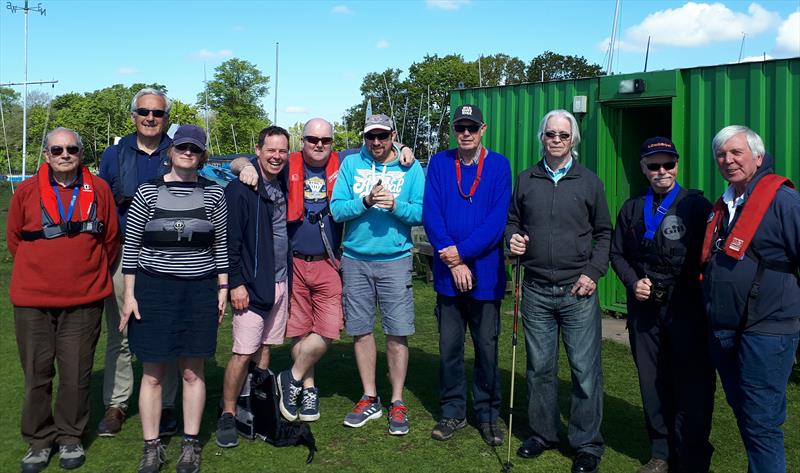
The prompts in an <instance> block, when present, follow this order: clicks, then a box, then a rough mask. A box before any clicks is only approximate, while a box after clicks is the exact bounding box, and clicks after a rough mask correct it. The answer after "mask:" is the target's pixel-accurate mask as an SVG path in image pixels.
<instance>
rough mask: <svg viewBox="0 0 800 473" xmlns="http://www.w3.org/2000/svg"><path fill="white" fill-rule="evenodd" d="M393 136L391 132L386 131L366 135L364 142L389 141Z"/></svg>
mask: <svg viewBox="0 0 800 473" xmlns="http://www.w3.org/2000/svg"><path fill="white" fill-rule="evenodd" d="M391 135H392V132H391V131H384V132H381V133H364V140H366V141H373V140H380V141H383V140H388V139H389V137H390V136H391Z"/></svg>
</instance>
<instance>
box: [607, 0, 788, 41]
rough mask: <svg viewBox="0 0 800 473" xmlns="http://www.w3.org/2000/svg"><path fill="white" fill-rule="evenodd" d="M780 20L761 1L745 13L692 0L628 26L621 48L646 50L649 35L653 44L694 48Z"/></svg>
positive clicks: (763, 28)
mask: <svg viewBox="0 0 800 473" xmlns="http://www.w3.org/2000/svg"><path fill="white" fill-rule="evenodd" d="M779 22H780V15H779V14H778V13H776V12H771V11H767V10H765V9H764V7H762V6H761V5H759V4H757V3H751V4H750V6H749V7H747V13H743V12H736V11H733V10H731V9H730V8H728V7H727V6H726V5H724V4H722V3H695V2H688V3H686V4H685V5H683V6H681V7H679V8H669V9H666V10H660V11H657V12H654V13H651V14H650V15H648V16H647V17H646V18H645V19H644V20H642V22H641V23H639V24H638V25H634V26H632V27H630V28H628V29H626V30H625V34H624V35H623V40H622V41H621V42H620V49H621V50H626V51H643V50H644V49H645V47H646V45H647V38H648V37H650V45H651V48H652V47H653V46H659V45H660V46H674V47H682V48H692V47H696V46H703V45H707V44H710V43H714V42H723V41H731V40H738V39H740V38H741V37H742V33H743V32H744V33H745V34H747V35H748V36H755V35H758V34H760V33H763V32H765V31H768V30H770V29H773V28H775V26H777V25H778V23H779ZM605 44H608V41H606V42H605ZM623 45H624V47H623Z"/></svg>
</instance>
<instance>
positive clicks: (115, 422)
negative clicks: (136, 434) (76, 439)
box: [97, 406, 125, 437]
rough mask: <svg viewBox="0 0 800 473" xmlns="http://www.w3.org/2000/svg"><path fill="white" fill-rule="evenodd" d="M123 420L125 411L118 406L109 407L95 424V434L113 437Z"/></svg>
mask: <svg viewBox="0 0 800 473" xmlns="http://www.w3.org/2000/svg"><path fill="white" fill-rule="evenodd" d="M123 420H125V411H123V410H122V409H120V408H119V407H113V406H112V407H109V408H108V409H106V415H104V416H103V420H101V421H100V424H98V425H97V435H98V436H100V437H114V436H116V435H117V434H118V433H119V431H120V430H122V421H123Z"/></svg>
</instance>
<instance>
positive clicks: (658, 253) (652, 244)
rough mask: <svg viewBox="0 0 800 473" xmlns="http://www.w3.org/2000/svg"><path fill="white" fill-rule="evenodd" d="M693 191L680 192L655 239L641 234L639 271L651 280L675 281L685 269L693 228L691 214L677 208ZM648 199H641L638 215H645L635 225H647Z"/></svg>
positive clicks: (638, 256)
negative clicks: (679, 212) (688, 244)
mask: <svg viewBox="0 0 800 473" xmlns="http://www.w3.org/2000/svg"><path fill="white" fill-rule="evenodd" d="M692 192H695V191H691V190H688V189H687V190H683V189H681V191H680V194H678V196H677V198H676V199H675V201H674V202H673V203H672V205H671V206H670V208H669V209H667V213H666V215H665V216H664V219H663V220H662V221H661V224H660V225H659V227H658V231H656V233H655V236H654V237H653V239H652V240H648V239H646V238H644V237H641V240H640V241H639V245H638V248H637V254H636V258H635V262H636V263H635V264H636V266H637V267H636V270H637V273H638V274H641V275H645V276H647V277H648V278H650V279H651V280H658V281H661V282H665V283H672V282H675V281H676V279H677V278H678V277H679V276H680V275H681V273H682V272H683V271H684V264H685V261H686V254H687V247H686V244H687V241H688V239H689V238H690V237H691V235H690V234H689V232H690V229H689V228H688V226H687V221H688V220H689V218H690V216H689V215H679V214H678V212H677V209H678V207H679V206H680V204H681V201H682V200H683V199H685V198H687V197H690V193H692ZM644 202H645V201H644V199H641V200H640V201H637V205H636V206H635V208H634V212H635V215H636V218H637V219H642V220H641V221H636V223H635V225H634V228H642V229H644V210H645V209H644ZM681 213H685V212H681ZM637 233H638V232H637ZM643 234H644V233H642V235H643ZM639 236H641V235H637V237H639Z"/></svg>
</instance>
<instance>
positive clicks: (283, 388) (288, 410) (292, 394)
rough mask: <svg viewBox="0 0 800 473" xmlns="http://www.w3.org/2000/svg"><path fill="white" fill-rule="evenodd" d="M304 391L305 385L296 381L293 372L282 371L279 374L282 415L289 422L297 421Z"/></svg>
mask: <svg viewBox="0 0 800 473" xmlns="http://www.w3.org/2000/svg"><path fill="white" fill-rule="evenodd" d="M302 391H303V384H302V383H301V382H299V381H295V379H294V378H293V377H292V372H291V370H286V371H281V372H280V373H279V374H278V393H280V395H281V402H280V403H279V404H280V407H281V414H282V415H283V417H285V418H286V420H288V421H295V420H297V417H298V415H297V405H298V403H299V402H300V394H301V393H302Z"/></svg>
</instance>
